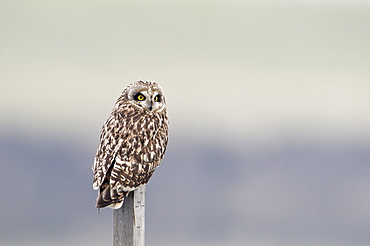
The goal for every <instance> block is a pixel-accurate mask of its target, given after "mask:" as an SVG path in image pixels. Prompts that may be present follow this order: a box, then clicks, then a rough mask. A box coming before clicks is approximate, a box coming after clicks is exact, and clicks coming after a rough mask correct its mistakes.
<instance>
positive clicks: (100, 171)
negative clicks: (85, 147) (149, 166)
mask: <svg viewBox="0 0 370 246" xmlns="http://www.w3.org/2000/svg"><path fill="white" fill-rule="evenodd" d="M133 116H134V108H133V107H132V106H131V107H130V105H128V106H126V107H125V108H124V109H122V110H119V111H117V110H113V111H112V113H111V115H110V116H109V118H108V119H107V120H106V121H105V122H104V124H103V127H102V129H101V132H100V142H99V146H98V149H97V151H96V155H95V159H94V164H93V168H92V169H93V172H94V180H93V188H94V190H97V189H98V188H99V187H100V186H101V185H102V183H103V180H104V179H105V177H106V175H107V173H108V171H109V169H110V167H111V165H112V164H113V163H114V160H115V157H116V155H117V153H118V151H119V150H120V148H121V146H122V144H123V142H124V140H125V138H127V137H128V135H129V132H130V127H129V125H130V122H131V121H132V118H133ZM126 154H127V153H126Z"/></svg>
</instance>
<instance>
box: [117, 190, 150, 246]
mask: <svg viewBox="0 0 370 246" xmlns="http://www.w3.org/2000/svg"><path fill="white" fill-rule="evenodd" d="M144 245H145V185H143V186H141V187H139V188H138V189H137V190H135V191H134V192H131V193H130V194H129V195H128V196H127V197H126V198H125V201H124V203H123V206H122V207H121V208H120V209H114V211H113V246H144Z"/></svg>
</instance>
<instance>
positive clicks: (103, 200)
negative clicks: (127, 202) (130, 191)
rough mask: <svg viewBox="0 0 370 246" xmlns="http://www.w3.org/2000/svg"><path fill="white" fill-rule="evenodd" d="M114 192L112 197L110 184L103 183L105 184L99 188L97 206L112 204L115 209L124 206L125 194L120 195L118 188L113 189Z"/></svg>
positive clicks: (102, 206)
mask: <svg viewBox="0 0 370 246" xmlns="http://www.w3.org/2000/svg"><path fill="white" fill-rule="evenodd" d="M113 193H114V194H113V198H112V195H111V188H110V185H109V184H107V183H103V185H102V186H101V187H100V188H99V194H98V197H97V199H96V207H97V208H98V209H100V208H104V207H107V206H110V207H112V208H114V209H118V208H120V207H122V204H123V200H124V197H125V194H123V195H118V193H117V190H113Z"/></svg>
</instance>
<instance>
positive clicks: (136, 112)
mask: <svg viewBox="0 0 370 246" xmlns="http://www.w3.org/2000/svg"><path fill="white" fill-rule="evenodd" d="M167 140H168V118H167V111H166V102H165V97H164V95H163V91H162V88H161V87H160V85H159V84H157V83H156V82H151V81H136V82H134V83H132V84H130V85H129V86H127V87H126V88H125V89H124V90H123V92H122V94H121V96H120V97H119V98H118V100H117V102H116V104H115V106H114V108H113V110H112V113H111V114H110V116H109V118H108V119H107V120H106V121H105V123H104V125H103V127H102V130H101V134H100V143H99V146H98V149H97V152H96V155H95V160H94V165H93V172H94V181H93V188H94V189H95V190H99V193H98V198H97V202H96V207H97V208H103V207H106V206H110V207H112V208H120V207H121V206H122V204H123V201H124V198H125V196H127V194H128V193H129V192H130V191H132V190H135V189H137V188H138V187H139V186H141V185H144V184H146V183H147V182H148V180H149V179H150V177H151V176H152V174H153V172H154V170H155V169H156V168H157V167H158V166H159V163H160V161H161V160H162V158H163V156H164V153H165V150H166V147H167Z"/></svg>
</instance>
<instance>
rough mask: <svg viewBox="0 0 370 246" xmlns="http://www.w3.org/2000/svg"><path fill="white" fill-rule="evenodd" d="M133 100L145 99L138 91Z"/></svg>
mask: <svg viewBox="0 0 370 246" xmlns="http://www.w3.org/2000/svg"><path fill="white" fill-rule="evenodd" d="M135 100H138V101H143V100H145V96H144V95H143V94H141V93H138V94H136V95H135Z"/></svg>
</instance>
